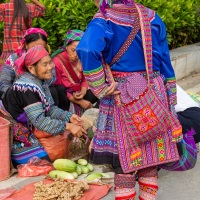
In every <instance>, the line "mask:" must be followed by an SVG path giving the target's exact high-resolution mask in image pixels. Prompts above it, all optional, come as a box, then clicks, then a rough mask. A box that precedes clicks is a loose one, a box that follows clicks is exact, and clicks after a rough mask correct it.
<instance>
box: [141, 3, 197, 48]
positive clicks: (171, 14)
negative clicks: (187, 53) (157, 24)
mask: <svg viewBox="0 0 200 200" xmlns="http://www.w3.org/2000/svg"><path fill="white" fill-rule="evenodd" d="M137 2H139V3H142V4H143V5H145V6H147V7H149V8H151V9H153V10H155V11H157V13H158V14H159V16H160V17H161V18H162V20H163V21H164V22H165V25H166V27H167V33H168V35H167V37H168V42H169V44H170V46H171V48H176V47H179V46H184V45H187V44H191V43H193V42H197V41H199V31H200V9H199V8H200V1H199V0H153V1H152V0H137Z"/></svg>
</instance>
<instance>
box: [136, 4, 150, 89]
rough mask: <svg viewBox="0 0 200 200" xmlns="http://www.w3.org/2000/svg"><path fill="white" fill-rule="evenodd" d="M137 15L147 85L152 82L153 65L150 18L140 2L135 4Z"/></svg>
mask: <svg viewBox="0 0 200 200" xmlns="http://www.w3.org/2000/svg"><path fill="white" fill-rule="evenodd" d="M135 6H136V8H137V10H138V13H139V16H140V26H141V34H142V44H143V49H144V59H145V66H146V72H147V79H148V86H150V85H152V84H153V65H152V34H151V26H150V20H149V17H148V13H147V10H146V8H145V7H144V6H143V5H141V4H135Z"/></svg>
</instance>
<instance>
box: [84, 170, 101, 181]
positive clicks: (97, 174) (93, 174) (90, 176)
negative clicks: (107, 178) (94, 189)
mask: <svg viewBox="0 0 200 200" xmlns="http://www.w3.org/2000/svg"><path fill="white" fill-rule="evenodd" d="M101 177H102V174H101V173H100V172H91V173H89V174H88V175H87V176H86V177H85V179H86V181H88V182H97V181H98V180H99V179H100V178H101Z"/></svg>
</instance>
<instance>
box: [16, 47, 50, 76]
mask: <svg viewBox="0 0 200 200" xmlns="http://www.w3.org/2000/svg"><path fill="white" fill-rule="evenodd" d="M47 55H49V53H48V52H47V50H46V49H45V48H44V47H43V46H42V45H36V46H34V47H32V48H30V49H29V50H28V51H27V52H25V53H23V54H22V56H21V57H19V58H18V59H17V60H16V61H15V65H16V66H17V69H18V70H17V74H18V75H20V74H24V73H25V72H26V71H27V70H26V69H27V67H28V66H30V65H33V64H35V63H36V62H37V61H39V60H40V59H42V58H43V57H45V56H47Z"/></svg>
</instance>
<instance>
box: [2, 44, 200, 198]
mask: <svg viewBox="0 0 200 200" xmlns="http://www.w3.org/2000/svg"><path fill="white" fill-rule="evenodd" d="M172 60H173V63H174V65H176V66H175V68H176V73H177V74H179V77H184V76H185V75H186V74H187V73H188V74H189V73H191V71H192V70H194V71H200V67H199V66H200V62H199V60H200V43H199V45H197V44H194V45H191V46H189V47H183V48H180V49H176V50H174V51H173V52H172ZM185 65H187V66H185ZM184 66H185V68H184ZM183 68H184V69H183ZM186 72H187V73H186ZM177 83H178V84H179V85H180V86H181V87H182V88H183V89H184V90H186V91H187V92H193V93H198V94H200V73H193V74H190V75H189V76H188V77H184V78H183V79H181V80H178V82H177ZM199 155H200V153H199V154H198V156H199ZM0 162H1V161H0ZM42 179H44V176H39V177H31V178H19V177H17V174H15V175H13V176H12V177H11V178H10V179H8V180H5V181H1V182H0V189H4V188H9V187H12V188H15V189H21V188H22V187H24V186H26V185H27V184H29V183H32V182H37V181H40V180H42ZM137 191H138V187H137ZM22 200H29V199H24V198H23V197H22ZM102 200H114V191H113V188H112V189H111V190H110V192H109V193H108V194H107V195H106V196H105V197H104V198H103V199H102ZM158 200H200V158H198V160H197V163H196V166H195V167H194V168H193V169H191V170H189V171H185V172H169V171H165V170H160V171H159V192H158Z"/></svg>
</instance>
